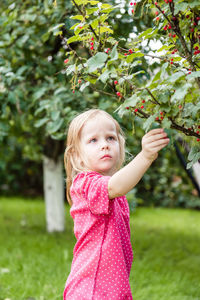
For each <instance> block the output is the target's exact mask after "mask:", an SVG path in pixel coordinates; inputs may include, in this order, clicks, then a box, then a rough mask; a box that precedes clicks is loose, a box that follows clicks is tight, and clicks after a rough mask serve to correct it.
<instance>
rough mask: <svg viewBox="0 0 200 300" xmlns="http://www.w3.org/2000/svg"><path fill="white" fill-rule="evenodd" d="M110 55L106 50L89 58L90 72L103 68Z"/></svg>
mask: <svg viewBox="0 0 200 300" xmlns="http://www.w3.org/2000/svg"><path fill="white" fill-rule="evenodd" d="M107 58H108V55H107V54H106V53H104V52H98V53H97V54H96V55H95V56H93V57H91V58H89V59H88V61H87V64H88V67H89V69H88V72H89V73H92V72H94V71H96V70H97V69H98V68H102V67H103V65H104V63H105V61H106V60H107Z"/></svg>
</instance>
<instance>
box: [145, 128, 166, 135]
mask: <svg viewBox="0 0 200 300" xmlns="http://www.w3.org/2000/svg"><path fill="white" fill-rule="evenodd" d="M163 132H164V128H156V129H152V130H150V131H149V132H147V133H146V134H145V135H144V137H149V136H152V135H155V134H158V133H163Z"/></svg>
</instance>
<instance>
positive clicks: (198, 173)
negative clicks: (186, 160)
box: [192, 161, 200, 188]
mask: <svg viewBox="0 0 200 300" xmlns="http://www.w3.org/2000/svg"><path fill="white" fill-rule="evenodd" d="M192 169H193V172H194V176H195V179H196V182H197V184H198V186H199V188H200V163H199V162H198V161H197V162H196V163H195V164H194V165H193V166H192Z"/></svg>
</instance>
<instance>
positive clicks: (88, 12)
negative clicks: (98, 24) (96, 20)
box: [86, 7, 99, 15]
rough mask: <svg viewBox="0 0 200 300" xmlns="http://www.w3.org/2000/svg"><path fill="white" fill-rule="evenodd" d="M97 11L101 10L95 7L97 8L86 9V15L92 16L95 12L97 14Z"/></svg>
mask: <svg viewBox="0 0 200 300" xmlns="http://www.w3.org/2000/svg"><path fill="white" fill-rule="evenodd" d="M97 10H99V9H98V7H95V8H86V13H87V15H91V14H93V13H94V12H96V11H97Z"/></svg>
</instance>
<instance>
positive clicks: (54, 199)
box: [43, 156, 65, 232]
mask: <svg viewBox="0 0 200 300" xmlns="http://www.w3.org/2000/svg"><path fill="white" fill-rule="evenodd" d="M43 172H44V197H45V205H46V223H47V231H48V232H54V231H63V230H64V229H65V222H64V209H65V208H64V179H63V164H62V160H61V159H58V161H57V162H55V161H54V160H52V159H51V158H49V157H47V156H44V158H43Z"/></svg>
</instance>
